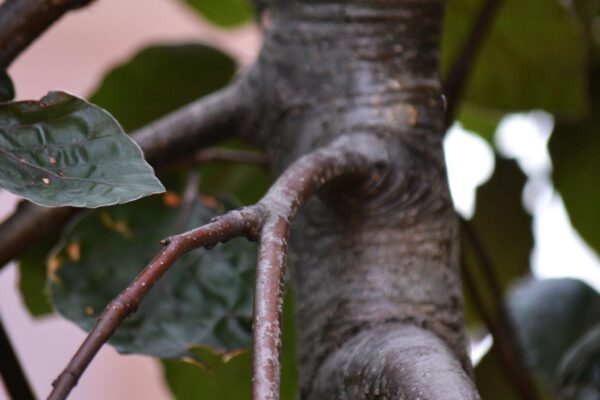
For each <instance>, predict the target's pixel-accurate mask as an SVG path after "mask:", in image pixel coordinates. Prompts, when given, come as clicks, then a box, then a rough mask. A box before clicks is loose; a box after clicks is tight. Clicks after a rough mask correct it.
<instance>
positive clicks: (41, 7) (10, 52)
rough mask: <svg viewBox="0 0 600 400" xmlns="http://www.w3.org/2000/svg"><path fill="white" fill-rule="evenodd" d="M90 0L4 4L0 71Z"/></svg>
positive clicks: (24, 0)
mask: <svg viewBox="0 0 600 400" xmlns="http://www.w3.org/2000/svg"><path fill="white" fill-rule="evenodd" d="M92 1H93V0H59V1H57V0H6V1H5V2H4V3H2V5H1V6H0V69H6V68H7V67H8V66H9V65H10V64H11V63H12V62H13V61H14V59H15V58H17V56H18V55H19V54H21V52H22V51H23V50H25V49H26V48H27V47H28V46H29V45H30V44H31V43H32V42H33V41H34V40H35V39H36V38H37V37H38V36H40V35H41V34H42V32H44V31H45V30H46V29H48V27H49V26H50V25H52V24H53V23H54V22H55V21H57V20H58V19H59V18H60V17H62V16H63V15H64V14H65V13H66V12H68V11H70V10H73V9H76V8H80V7H83V6H85V5H87V4H89V3H91V2H92Z"/></svg>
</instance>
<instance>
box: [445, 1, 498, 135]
mask: <svg viewBox="0 0 600 400" xmlns="http://www.w3.org/2000/svg"><path fill="white" fill-rule="evenodd" d="M501 4H502V0H485V2H484V3H483V5H482V6H481V8H480V9H479V12H478V13H477V15H476V16H475V20H474V21H473V25H472V26H471V30H470V31H469V35H468V36H467V40H466V41H465V43H464V44H463V46H462V48H461V49H460V51H459V52H458V56H457V57H456V59H455V60H454V63H453V64H452V66H451V67H450V71H449V72H448V75H447V76H446V79H445V81H444V95H445V96H446V117H445V123H446V127H449V126H450V125H451V124H452V122H453V121H454V118H455V117H456V115H455V114H456V110H457V107H458V102H459V101H460V98H461V96H462V94H463V92H464V90H465V85H466V82H467V78H468V76H469V75H470V73H471V69H472V67H473V65H474V63H475V59H476V58H477V54H478V53H479V50H480V49H481V46H482V44H483V42H484V40H485V37H486V36H487V34H488V32H489V30H490V28H491V26H492V22H493V19H494V17H495V16H496V13H497V11H498V9H499V8H500V5H501Z"/></svg>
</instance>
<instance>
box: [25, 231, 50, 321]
mask: <svg viewBox="0 0 600 400" xmlns="http://www.w3.org/2000/svg"><path fill="white" fill-rule="evenodd" d="M54 245H55V240H54V239H52V238H50V239H48V240H46V241H44V242H43V243H39V244H38V245H36V246H35V247H34V248H32V249H30V250H29V251H27V252H25V253H24V254H23V255H22V256H21V258H20V259H19V262H18V267H19V290H20V291H21V297H22V299H23V303H24V304H25V307H26V308H27V310H28V311H29V313H30V314H31V315H32V316H34V317H43V316H45V315H48V314H50V313H52V305H51V304H50V299H49V298H48V293H47V290H46V282H47V274H46V263H47V258H48V255H49V254H50V252H51V250H52V247H53V246H54Z"/></svg>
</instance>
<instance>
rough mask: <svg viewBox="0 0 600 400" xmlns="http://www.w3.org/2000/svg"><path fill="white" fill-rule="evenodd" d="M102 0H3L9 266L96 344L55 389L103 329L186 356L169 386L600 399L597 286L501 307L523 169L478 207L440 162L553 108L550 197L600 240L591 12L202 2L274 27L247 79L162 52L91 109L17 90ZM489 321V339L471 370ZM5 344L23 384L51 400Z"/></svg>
mask: <svg viewBox="0 0 600 400" xmlns="http://www.w3.org/2000/svg"><path fill="white" fill-rule="evenodd" d="M90 3H92V1H90V0H60V1H55V0H6V1H4V2H3V3H2V5H1V6H0V72H1V73H2V75H0V79H1V80H0V101H2V102H3V103H1V104H0V153H1V154H2V157H1V158H0V185H1V186H2V187H4V188H5V189H6V190H9V191H11V192H13V193H15V194H18V195H20V196H22V197H23V198H24V199H26V200H23V202H22V203H20V204H19V206H18V208H17V210H16V211H15V212H14V214H13V215H11V216H10V217H9V218H8V219H7V220H6V221H4V222H3V223H2V224H1V225H0V264H1V265H5V264H6V263H8V262H9V261H11V260H17V261H18V263H19V271H20V283H21V289H22V291H23V295H24V299H25V303H26V305H27V306H28V308H29V309H30V311H31V312H32V314H34V315H44V314H46V313H48V312H51V310H53V309H54V310H56V311H58V312H59V313H60V314H62V315H63V316H65V317H66V318H69V319H71V320H73V321H75V322H76V323H78V324H79V325H80V326H81V327H83V328H84V329H86V330H89V335H88V337H87V339H86V340H85V342H84V343H83V344H82V345H81V347H79V349H78V350H77V352H76V353H75V355H74V356H73V358H72V359H71V361H70V362H69V364H68V365H67V366H66V368H65V369H64V371H62V373H60V374H57V375H58V377H57V379H56V381H55V382H54V385H53V386H54V387H53V388H52V390H51V392H50V395H49V398H51V399H62V398H66V397H67V395H68V394H69V393H70V392H71V390H72V389H73V388H74V387H75V385H76V384H77V381H78V380H79V378H80V377H81V376H82V374H83V372H84V371H85V369H86V367H87V366H88V365H89V363H90V362H91V361H92V359H93V358H94V356H95V354H96V353H97V351H98V350H99V349H100V347H101V346H103V345H104V344H105V343H106V342H107V341H109V342H110V343H111V344H112V345H113V346H115V347H116V348H117V349H118V350H119V351H121V352H123V353H140V354H146V355H151V356H154V357H158V358H162V359H165V360H170V361H164V368H165V375H166V378H167V381H168V383H169V385H170V387H171V390H172V391H173V393H174V395H175V397H177V398H186V397H194V398H196V397H199V396H203V397H210V396H215V398H220V399H225V398H236V399H239V398H247V397H250V395H251V396H252V398H253V399H257V400H258V399H265V400H266V399H277V398H280V396H281V398H292V397H293V396H297V397H298V398H300V399H411V400H416V399H445V400H449V399H457V400H458V399H479V398H480V395H481V397H482V398H484V399H495V398H498V399H508V398H518V399H523V400H524V399H529V400H531V399H543V398H553V397H559V398H568V399H592V398H598V397H594V396H600V389H599V386H600V382H599V381H598V371H599V368H600V362H599V360H600V357H599V354H600V334H599V332H600V329H599V325H598V321H599V320H600V301H599V299H598V294H597V293H596V292H595V291H594V290H593V289H591V288H589V287H588V286H586V285H585V284H583V283H581V282H577V281H572V280H557V281H537V282H536V281H530V282H528V283H522V284H521V285H520V286H518V288H517V289H515V290H514V291H513V292H512V293H513V294H512V295H511V296H510V297H509V298H508V301H507V300H505V293H506V291H507V288H508V287H509V285H510V284H512V283H514V282H515V279H516V278H519V277H523V276H527V274H528V273H529V254H530V251H531V248H532V246H533V238H532V234H531V217H530V216H529V215H528V214H527V212H526V211H525V210H524V209H523V206H522V204H521V191H522V188H523V185H524V184H525V180H526V178H525V175H524V174H523V172H522V171H521V170H520V168H519V166H518V165H517V163H516V162H515V161H514V160H509V159H504V158H502V157H501V156H498V155H497V156H496V168H495V172H494V175H493V176H492V178H491V179H490V180H489V181H488V182H487V183H486V184H485V185H484V186H482V187H481V188H480V189H479V190H478V193H477V196H478V197H477V205H476V211H475V215H474V216H473V218H472V219H471V220H464V219H460V218H459V217H458V216H457V213H456V212H455V210H454V207H453V204H452V200H451V197H450V192H449V188H448V183H447V177H446V166H445V161H444V155H443V150H442V143H443V139H444V134H445V132H446V131H447V129H448V128H449V127H450V126H451V125H452V124H453V123H454V122H456V121H459V122H460V123H461V124H462V125H463V126H464V127H466V128H468V129H470V130H472V131H474V132H476V133H478V134H479V135H481V136H482V137H483V138H485V139H486V140H488V142H489V143H490V144H492V143H493V142H492V136H493V133H494V131H495V128H496V126H497V124H498V122H499V121H500V119H501V118H502V117H503V116H504V115H506V114H507V113H509V112H514V111H523V110H531V109H543V110H545V111H547V112H549V113H551V114H552V115H553V117H554V119H555V131H554V133H553V134H552V139H551V143H550V151H551V155H552V160H553V163H554V164H555V165H554V167H555V173H554V175H553V178H554V184H555V185H556V187H557V189H558V190H559V191H560V193H561V194H562V196H563V197H564V200H565V203H566V206H567V209H568V211H569V214H570V216H571V218H572V220H573V223H574V225H575V227H576V228H577V229H578V230H579V232H580V233H581V234H582V235H583V237H584V238H585V239H586V240H587V241H588V243H589V244H590V245H591V246H593V247H594V248H595V249H598V248H600V239H599V238H600V231H599V229H598V226H600V225H599V224H598V216H599V214H598V213H599V211H598V207H597V204H598V202H599V201H600V198H599V197H600V193H599V192H598V189H597V187H598V186H597V178H598V171H600V166H599V165H598V161H597V160H598V158H597V157H595V148H597V147H595V145H597V144H598V135H597V134H595V132H594V129H595V128H596V126H598V122H597V121H596V120H597V119H598V118H599V116H600V112H596V111H597V110H596V108H597V107H598V102H597V99H596V97H597V96H598V94H599V92H598V85H597V82H596V81H597V76H595V74H594V71H595V70H596V69H597V66H598V60H597V58H598V57H597V54H598V53H597V48H598V46H597V43H596V36H594V32H595V31H594V29H593V28H594V26H595V24H597V16H596V15H597V8H598V7H597V2H596V1H594V0H588V1H583V0H582V1H573V2H564V1H561V2H559V1H556V0H530V1H527V2H519V1H516V0H507V1H505V2H502V1H500V0H483V1H476V0H447V1H445V0H348V1H343V2H331V1H321V0H269V1H257V2H256V4H255V6H256V13H253V12H252V11H251V9H250V6H249V5H248V4H246V3H244V2H243V1H242V0H240V1H233V0H232V1H228V2H217V1H214V2H209V1H200V0H197V1H194V0H187V3H188V4H189V5H190V7H191V8H192V9H194V10H196V11H199V12H200V13H202V14H203V15H204V17H206V18H209V19H211V20H212V21H213V22H215V23H217V24H221V25H223V26H232V25H235V24H237V23H240V22H243V21H245V20H247V19H248V18H251V17H252V15H253V14H255V15H256V17H257V19H258V20H259V21H260V22H259V23H260V24H261V25H262V27H263V29H264V43H263V45H262V50H261V52H260V55H259V56H258V59H257V60H256V62H255V63H254V64H253V65H252V67H250V68H249V69H247V70H245V71H242V72H241V73H239V74H237V75H236V76H234V73H235V62H234V61H233V60H231V59H230V58H229V57H228V56H227V55H225V54H223V53H221V52H220V51H218V50H216V49H213V48H211V47H209V46H207V45H203V44H197V43H186V44H181V45H157V46H153V47H150V48H147V49H144V50H143V51H141V52H140V53H138V54H137V55H135V56H134V57H133V58H132V59H131V60H130V61H128V62H126V63H124V64H123V65H121V66H119V67H117V68H115V69H114V70H112V71H111V72H109V73H108V74H107V75H106V76H105V78H104V79H103V81H102V82H101V83H100V84H99V86H98V89H97V90H96V91H95V93H94V94H92V95H91V96H90V97H89V99H88V100H84V99H80V98H77V97H75V96H72V95H70V94H67V93H63V92H51V93H49V94H48V95H47V96H45V97H44V98H42V99H40V100H39V101H12V100H13V98H14V87H13V83H12V82H11V80H10V78H9V76H8V74H7V73H6V72H2V71H7V70H8V67H9V65H10V64H11V62H12V61H13V60H14V59H15V58H16V57H17V56H18V55H19V54H20V53H21V52H22V51H24V50H25V49H26V48H27V46H28V45H29V44H30V43H31V42H32V41H33V40H35V39H36V38H37V37H38V36H39V35H40V34H42V33H43V32H44V30H45V29H46V28H48V27H49V26H50V25H51V24H53V23H54V22H55V21H57V20H58V19H59V18H60V17H61V16H62V15H63V14H65V13H67V12H70V11H71V10H74V9H76V8H80V7H84V6H90V7H93V4H92V5H90ZM440 77H442V78H440ZM566 77H568V79H565V78H566ZM15 86H16V87H17V89H18V82H16V83H15ZM126 133H127V134H126ZM216 146H217V147H216ZM155 172H156V174H157V176H155ZM142 197H144V198H142ZM582 199H585V200H584V201H582ZM123 203H128V204H123ZM117 204H118V205H117ZM109 206H110V207H109ZM85 209H93V210H85ZM239 237H245V238H247V239H249V240H250V241H253V242H256V245H253V244H252V243H249V242H248V241H244V240H240V239H237V240H233V239H235V238H239ZM461 237H462V246H461ZM198 249H204V250H198ZM286 260H288V261H289V279H286V275H287V274H288V272H286ZM144 265H145V267H144ZM255 266H256V268H255ZM461 271H462V273H461ZM461 275H462V277H463V279H464V286H465V292H466V295H467V297H466V300H463V284H462V283H461ZM286 281H287V282H288V283H290V284H291V296H287V299H286V302H285V304H286V306H285V307H288V306H287V305H289V304H290V303H293V316H294V321H293V325H294V326H295V329H294V328H292V327H291V325H292V324H291V322H290V321H291V317H290V316H291V313H290V311H289V310H288V311H286V312H287V314H286V317H285V318H284V317H282V313H283V309H284V292H285V286H286ZM557 296H558V297H559V298H560V299H561V307H558V308H557V307H554V306H553V305H552V302H553V301H556V297H557ZM465 310H466V316H467V319H466V320H465ZM283 320H285V321H283ZM282 323H283V325H284V329H283V340H282V328H281V326H282ZM482 324H484V325H485V326H486V329H487V330H488V331H489V333H490V334H491V335H492V336H493V340H494V345H493V348H492V350H491V351H490V352H489V353H488V354H487V355H486V356H485V357H484V359H483V360H482V361H481V362H480V363H479V364H478V365H477V368H476V369H475V371H474V370H473V366H472V364H471V360H470V358H469V354H468V331H467V326H469V327H470V328H473V329H474V328H475V327H477V326H482ZM0 331H1V330H0ZM550 331H552V332H553V336H552V338H553V339H552V340H546V339H547V336H546V335H548V332H550ZM5 336H6V335H4V334H2V335H0V337H1V339H2V340H1V342H2V345H3V346H4V349H5V350H3V360H2V376H3V378H4V382H5V384H6V387H7V389H8V390H9V392H10V393H11V395H13V396H14V397H15V398H20V399H24V398H28V397H33V395H32V393H31V391H30V389H29V388H28V385H27V378H26V377H25V376H24V374H22V373H21V372H20V371H21V370H20V367H19V364H18V361H17V360H16V357H14V354H13V352H12V350H11V348H10V343H9V342H8V340H7V338H6V337H5ZM294 336H295V338H294ZM282 343H283V346H284V349H283V361H281V359H282V356H281V353H282V350H281V348H282ZM294 344H295V348H296V350H295V354H294V350H293V349H291V348H290V347H289V346H292V345H294ZM248 347H251V352H250V353H249V354H251V359H252V361H251V363H250V356H249V355H248V353H247V354H242V355H239V353H243V350H245V349H246V348H248ZM201 348H204V349H209V350H201ZM4 354H6V355H7V356H6V357H4ZM173 360H187V361H193V362H194V363H200V364H205V365H207V366H209V367H211V368H213V369H215V370H216V371H217V373H216V374H214V375H213V376H207V375H206V374H204V372H203V371H201V370H199V369H197V368H195V367H193V366H189V365H187V366H185V365H183V364H181V363H180V362H179V361H173ZM224 361H226V362H224ZM250 370H251V372H250ZM295 370H297V372H295ZM282 371H283V372H282ZM57 372H58V371H57ZM296 373H297V382H296V378H295V377H296ZM203 374H204V375H203ZM250 375H251V377H250ZM281 379H283V384H282V383H281V382H282V381H281ZM475 383H477V385H476V384H475ZM294 393H296V394H294ZM586 396H588V397H586Z"/></svg>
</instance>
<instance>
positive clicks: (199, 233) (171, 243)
mask: <svg viewBox="0 0 600 400" xmlns="http://www.w3.org/2000/svg"><path fill="white" fill-rule="evenodd" d="M259 221H260V213H259V212H258V210H257V209H256V208H246V209H242V210H239V211H237V210H236V211H232V212H230V213H227V214H225V215H223V216H221V217H219V218H217V219H216V220H214V221H213V222H211V223H209V224H207V225H204V226H202V227H200V228H196V229H193V230H191V231H188V232H185V233H182V234H179V235H175V236H171V237H169V238H167V239H164V240H163V241H161V244H163V245H164V247H163V249H162V250H161V251H160V253H158V255H157V256H156V257H155V258H154V259H153V260H152V261H151V262H150V263H149V264H148V265H147V266H146V268H144V270H143V271H142V272H141V273H140V274H139V275H138V276H137V277H136V278H135V279H134V281H133V282H132V283H131V284H130V285H129V287H128V288H127V289H125V290H124V291H123V292H121V294H119V295H118V296H117V297H116V298H115V299H114V300H113V301H111V302H110V304H109V305H108V306H107V307H106V309H105V310H104V312H103V313H102V315H101V316H100V317H99V318H98V320H97V321H96V324H95V325H94V327H93V328H92V330H91V331H90V333H89V334H88V336H87V338H86V339H85V341H84V342H83V344H82V345H81V347H79V349H78V350H77V353H75V355H74V356H73V358H72V359H71V361H70V362H69V364H68V365H67V367H66V368H65V369H64V370H63V372H62V373H61V374H60V375H59V376H58V378H57V379H56V380H55V381H54V382H53V384H52V385H53V386H54V389H53V390H52V393H50V396H48V399H64V398H66V397H67V396H68V394H69V393H70V392H71V390H72V389H73V387H75V385H76V384H77V381H78V380H79V378H80V377H81V375H82V374H83V372H84V371H85V369H86V368H87V366H88V365H89V363H90V362H91V361H92V359H93V358H94V356H95V355H96V353H97V352H98V350H100V347H102V345H103V344H104V343H105V342H106V341H107V340H108V339H109V338H110V337H111V336H112V334H113V333H114V331H115V330H116V329H117V327H118V326H119V325H120V324H121V322H123V320H124V319H125V318H126V317H127V316H128V315H130V314H132V313H133V312H135V310H136V309H137V308H138V306H139V304H140V302H141V301H142V299H143V298H144V297H145V295H146V294H147V293H148V291H149V290H150V289H151V288H152V286H153V285H154V284H155V283H156V282H157V281H158V279H159V278H160V277H161V276H162V275H163V274H164V273H165V272H166V271H167V270H168V269H169V268H170V267H171V265H173V263H175V261H177V259H178V258H179V257H180V256H181V255H183V254H185V253H187V252H188V251H191V250H193V249H196V248H199V247H212V246H214V245H216V244H217V243H219V242H225V241H227V240H229V239H232V238H234V237H239V236H247V237H249V238H255V232H256V227H257V226H258V225H259Z"/></svg>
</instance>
